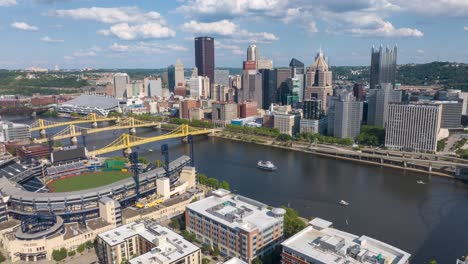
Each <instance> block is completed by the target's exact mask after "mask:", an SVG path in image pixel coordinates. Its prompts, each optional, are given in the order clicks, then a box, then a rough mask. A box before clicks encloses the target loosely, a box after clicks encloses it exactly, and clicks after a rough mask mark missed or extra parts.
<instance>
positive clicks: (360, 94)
mask: <svg viewBox="0 0 468 264" xmlns="http://www.w3.org/2000/svg"><path fill="white" fill-rule="evenodd" d="M353 94H354V97H356V100H358V101H364V89H363V88H362V83H355V84H354V86H353Z"/></svg>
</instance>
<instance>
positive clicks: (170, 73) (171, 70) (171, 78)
mask: <svg viewBox="0 0 468 264" xmlns="http://www.w3.org/2000/svg"><path fill="white" fill-rule="evenodd" d="M167 85H168V87H169V91H170V92H172V93H173V92H174V91H175V87H176V82H175V67H174V65H169V66H168V67H167Z"/></svg>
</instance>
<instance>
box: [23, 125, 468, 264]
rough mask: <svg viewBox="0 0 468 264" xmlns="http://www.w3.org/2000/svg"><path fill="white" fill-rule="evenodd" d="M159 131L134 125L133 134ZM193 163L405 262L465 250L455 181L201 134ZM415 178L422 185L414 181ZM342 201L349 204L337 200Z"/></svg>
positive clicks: (98, 138)
mask: <svg viewBox="0 0 468 264" xmlns="http://www.w3.org/2000/svg"><path fill="white" fill-rule="evenodd" d="M14 119H16V121H17V122H24V123H29V122H32V119H30V118H27V117H15V118H14ZM56 120H61V119H60V118H59V119H56ZM56 131H58V130H56ZM120 133H122V131H120V132H118V133H116V134H115V135H114V134H113V133H112V132H108V133H102V134H95V135H89V136H88V137H87V138H86V143H87V147H88V149H89V150H92V149H94V148H99V147H102V146H105V145H107V144H108V143H110V142H111V141H112V140H113V139H114V138H115V137H117V136H118V135H120ZM160 133H161V132H160V131H153V130H151V129H138V133H137V135H138V136H142V137H147V136H151V135H157V134H160ZM80 142H81V140H80ZM164 143H167V144H168V145H169V150H170V158H171V159H174V158H176V157H177V156H179V155H181V154H183V153H188V145H187V144H185V143H183V142H181V140H180V139H173V140H168V141H165V142H164ZM161 144H163V143H161V142H156V143H151V144H148V145H145V146H142V147H140V148H139V149H137V150H136V151H138V152H139V154H140V156H144V157H146V158H148V159H149V160H151V161H152V160H155V159H160V155H159V152H160V147H161ZM120 154H121V152H116V153H110V154H107V156H112V155H120ZM258 160H271V161H272V162H273V163H275V165H277V166H278V170H277V171H275V172H266V171H261V170H259V169H257V168H256V163H257V161H258ZM195 165H196V167H197V170H198V171H199V172H202V173H205V174H206V175H208V176H209V177H215V178H217V179H219V180H226V181H228V182H229V183H230V185H231V189H232V190H234V191H235V192H236V193H239V194H242V195H245V196H248V197H251V198H254V199H257V200H259V201H262V202H264V203H267V204H271V205H273V206H279V205H289V206H291V207H293V208H295V209H297V210H298V211H299V212H300V214H301V215H302V216H304V217H307V218H308V217H314V216H316V217H321V218H324V219H326V220H329V221H332V222H333V223H334V226H335V227H336V228H338V229H342V230H344V231H348V232H351V233H353V234H356V235H367V236H370V237H373V238H376V239H379V240H382V241H384V242H387V243H389V244H391V245H394V246H396V247H398V248H401V249H403V250H406V251H408V252H410V253H411V254H412V255H413V257H412V261H411V263H426V262H428V261H429V260H430V259H432V258H435V259H436V260H437V261H438V263H442V264H445V263H455V259H456V258H457V257H459V256H461V255H464V254H468V227H467V225H468V184H465V183H463V182H460V181H456V180H453V179H448V178H442V177H437V176H432V177H430V176H428V175H426V174H422V173H416V172H405V171H402V170H398V169H392V168H386V167H379V166H374V165H366V164H361V163H356V162H351V161H342V160H335V159H331V158H324V157H319V156H315V155H313V154H307V153H302V152H295V151H288V150H283V149H277V148H273V147H268V146H260V145H254V144H250V143H242V142H235V141H230V140H227V139H220V138H208V137H206V136H202V137H198V138H196V140H195ZM418 180H423V181H426V182H428V183H427V184H417V183H416V181H418ZM341 199H343V200H346V201H348V202H349V203H350V205H349V206H347V207H342V206H340V205H338V201H340V200H341ZM346 220H348V225H347V224H346Z"/></svg>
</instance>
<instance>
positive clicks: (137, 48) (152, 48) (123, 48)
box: [109, 42, 188, 54]
mask: <svg viewBox="0 0 468 264" xmlns="http://www.w3.org/2000/svg"><path fill="white" fill-rule="evenodd" d="M109 49H110V50H112V51H115V52H143V53H148V54H152V53H157V54H161V53H166V52H167V51H178V52H180V51H187V50H188V49H187V48H186V47H183V46H179V45H176V44H167V45H160V44H157V43H149V42H139V43H138V44H135V45H124V44H118V43H113V44H112V45H111V46H110V47H109Z"/></svg>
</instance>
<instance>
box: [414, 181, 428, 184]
mask: <svg viewBox="0 0 468 264" xmlns="http://www.w3.org/2000/svg"><path fill="white" fill-rule="evenodd" d="M416 183H418V184H426V183H425V182H423V181H417V182H416Z"/></svg>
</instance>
